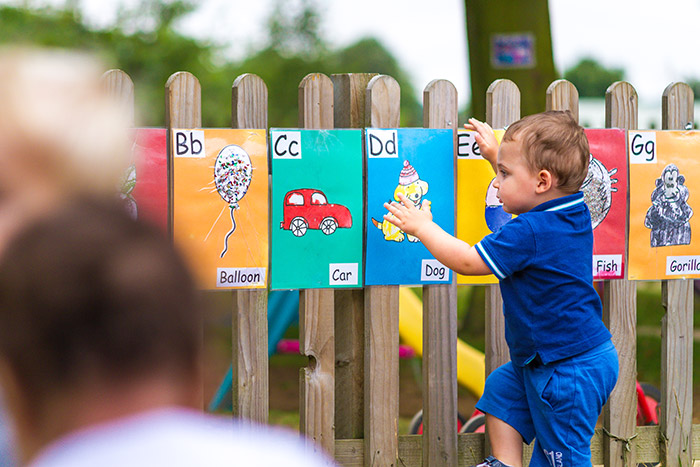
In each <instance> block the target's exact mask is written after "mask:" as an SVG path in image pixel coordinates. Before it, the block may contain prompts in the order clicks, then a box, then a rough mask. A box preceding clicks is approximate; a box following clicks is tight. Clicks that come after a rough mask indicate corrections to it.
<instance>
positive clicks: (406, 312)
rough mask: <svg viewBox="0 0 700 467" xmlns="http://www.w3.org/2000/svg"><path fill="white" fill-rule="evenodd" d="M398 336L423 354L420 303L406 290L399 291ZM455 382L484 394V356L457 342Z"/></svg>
mask: <svg viewBox="0 0 700 467" xmlns="http://www.w3.org/2000/svg"><path fill="white" fill-rule="evenodd" d="M399 335H400V336H401V339H402V340H403V342H404V343H405V344H407V345H410V346H411V347H413V348H414V349H415V350H416V353H417V354H418V355H423V304H422V303H421V301H420V299H419V298H418V297H417V296H416V294H414V293H413V292H411V290H410V289H409V288H408V287H401V289H400V292H399ZM457 381H458V382H459V383H460V384H461V385H462V386H464V387H465V388H467V389H468V390H469V391H470V392H471V393H472V394H474V395H475V396H477V397H481V394H482V393H483V392H484V382H485V366H484V354H483V353H481V352H479V351H478V350H476V349H475V348H474V347H471V346H470V345H467V344H466V343H465V342H464V341H462V340H460V339H457Z"/></svg>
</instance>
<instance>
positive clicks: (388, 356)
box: [364, 75, 400, 466]
mask: <svg viewBox="0 0 700 467" xmlns="http://www.w3.org/2000/svg"><path fill="white" fill-rule="evenodd" d="M366 102H367V103H366V106H365V109H366V112H365V126H367V127H373V128H397V127H398V126H399V111H400V105H399V103H400V88H399V84H398V83H397V82H396V80H395V79H394V78H392V77H390V76H386V75H379V76H375V77H374V78H372V79H371V80H370V82H369V83H368V84H367V94H366ZM364 405H365V407H364V414H365V422H364V423H365V446H364V448H365V450H364V451H365V453H364V454H365V456H364V457H365V465H386V466H396V465H397V459H398V457H399V447H398V435H399V433H398V421H399V287H398V286H377V285H375V286H369V287H365V404H364Z"/></svg>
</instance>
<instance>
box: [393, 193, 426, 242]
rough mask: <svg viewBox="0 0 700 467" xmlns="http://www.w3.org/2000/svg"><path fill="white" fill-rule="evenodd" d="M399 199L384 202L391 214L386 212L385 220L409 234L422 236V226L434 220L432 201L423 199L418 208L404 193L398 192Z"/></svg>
mask: <svg viewBox="0 0 700 467" xmlns="http://www.w3.org/2000/svg"><path fill="white" fill-rule="evenodd" d="M398 197H399V201H401V204H399V203H397V202H392V203H391V204H389V203H384V207H385V208H386V209H387V210H388V211H389V212H390V213H391V214H384V220H386V221H388V222H391V223H392V224H394V225H395V226H396V227H398V228H399V229H401V230H403V231H404V232H406V233H407V234H410V235H413V236H415V237H418V238H420V235H419V232H420V230H421V228H422V227H424V226H425V225H427V224H429V223H431V222H432V221H433V214H432V213H431V212H430V201H428V200H423V202H422V203H421V207H420V209H418V208H417V207H416V206H415V205H414V204H413V203H412V202H411V201H410V200H409V199H408V198H406V197H405V196H404V195H403V194H402V193H399V194H398Z"/></svg>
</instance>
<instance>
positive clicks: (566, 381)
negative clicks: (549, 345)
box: [524, 343, 618, 467]
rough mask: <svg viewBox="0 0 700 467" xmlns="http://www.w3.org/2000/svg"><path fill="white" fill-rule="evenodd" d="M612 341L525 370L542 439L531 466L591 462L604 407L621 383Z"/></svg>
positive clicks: (574, 466) (573, 465) (570, 465)
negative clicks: (591, 448)
mask: <svg viewBox="0 0 700 467" xmlns="http://www.w3.org/2000/svg"><path fill="white" fill-rule="evenodd" d="M617 371H618V363H617V352H616V351H615V348H614V347H613V346H612V343H606V344H603V345H601V346H599V347H597V348H595V349H592V350H590V351H588V352H585V353H583V354H581V355H578V356H576V357H572V358H570V359H567V360H564V361H561V362H555V363H552V364H549V365H543V364H539V365H537V364H534V365H529V366H528V367H527V368H526V369H525V371H524V376H525V386H526V391H527V399H528V402H529V403H530V411H531V413H532V417H533V422H534V425H535V430H536V436H537V441H536V443H535V449H534V451H533V453H532V460H531V461H530V467H577V466H581V465H590V464H591V451H590V443H591V438H592V437H593V431H594V429H595V424H596V421H597V419H598V415H600V411H601V410H602V408H603V405H604V404H605V402H606V401H607V399H608V396H609V395H610V392H611V391H612V389H613V387H614V386H615V382H616V381H617Z"/></svg>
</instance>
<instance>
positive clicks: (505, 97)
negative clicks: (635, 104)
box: [484, 79, 520, 453]
mask: <svg viewBox="0 0 700 467" xmlns="http://www.w3.org/2000/svg"><path fill="white" fill-rule="evenodd" d="M519 119H520V90H519V89H518V86H516V84H515V83H514V82H512V81H511V80H508V79H497V80H496V81H494V82H493V83H491V85H490V86H489V87H488V89H487V90H486V123H488V124H489V125H491V127H493V128H503V127H505V126H506V125H510V124H511V123H513V122H515V121H517V120H519ZM485 333H486V352H485V353H486V355H485V357H486V377H488V376H489V374H491V372H492V371H494V370H495V369H496V368H498V367H499V366H501V365H503V364H504V363H506V362H507V361H508V360H510V353H509V351H508V344H506V328H505V320H504V318H503V297H502V296H501V289H500V286H499V285H487V286H486V326H485ZM484 443H485V444H484V452H487V453H488V452H490V450H491V447H490V445H489V438H488V433H487V436H486V437H485V439H484Z"/></svg>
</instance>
